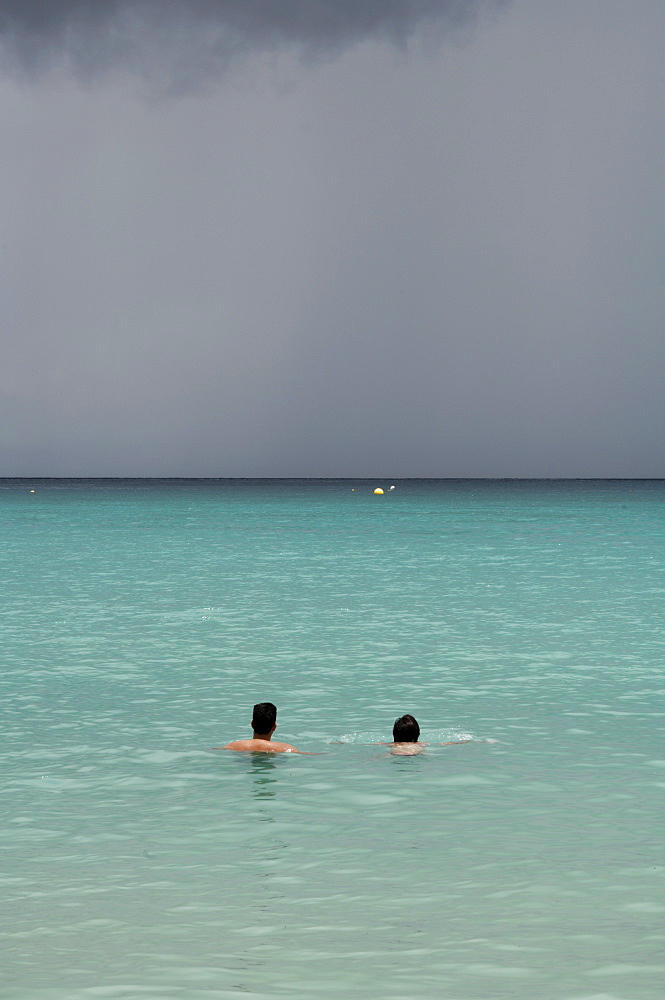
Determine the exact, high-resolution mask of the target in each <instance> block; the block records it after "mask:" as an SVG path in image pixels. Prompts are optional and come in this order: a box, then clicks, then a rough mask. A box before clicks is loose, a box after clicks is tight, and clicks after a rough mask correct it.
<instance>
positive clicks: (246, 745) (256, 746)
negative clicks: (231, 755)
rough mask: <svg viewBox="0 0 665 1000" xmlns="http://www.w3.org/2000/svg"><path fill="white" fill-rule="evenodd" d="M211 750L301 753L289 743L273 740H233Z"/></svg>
mask: <svg viewBox="0 0 665 1000" xmlns="http://www.w3.org/2000/svg"><path fill="white" fill-rule="evenodd" d="M213 750H240V751H241V752H245V753H303V751H302V750H296V748H295V747H292V746H291V744H290V743H277V742H276V741H274V740H234V741H233V742H232V743H227V744H226V746H224V747H213Z"/></svg>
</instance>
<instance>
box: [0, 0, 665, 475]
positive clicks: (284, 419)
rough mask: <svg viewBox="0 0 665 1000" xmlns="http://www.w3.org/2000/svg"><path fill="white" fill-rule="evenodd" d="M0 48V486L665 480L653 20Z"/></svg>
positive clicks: (380, 1)
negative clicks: (264, 479)
mask: <svg viewBox="0 0 665 1000" xmlns="http://www.w3.org/2000/svg"><path fill="white" fill-rule="evenodd" d="M186 12H187V13H186ZM0 39H1V41H0V71H1V72H0V116H1V125H0V127H1V135H2V156H1V157H0V218H1V219H2V240H1V243H0V253H1V257H0V264H1V267H0V323H1V330H2V351H1V365H0V475H3V476H16V475H25V476H37V475H44V476H58V475H62V476H104V475H111V476H125V475H127V476H334V477H336V476H358V477H361V476H389V477H395V478H397V477H400V476H434V477H439V476H442V477H448V476H489V477H493V476H537V477H540V476H545V477H552V476H563V477H566V476H583V477H596V476H618V477H622V476H626V477H641V476H645V477H663V476H665V444H664V438H665V267H664V264H665V197H664V191H663V184H664V181H663V179H664V178H665V114H664V112H665V57H664V55H665V4H664V3H663V2H662V0H512V2H505V3H499V2H492V0H486V2H478V3H471V2H467V0H327V2H324V0H190V2H185V0H160V2H159V3H156V4H155V3H150V2H147V0H146V2H139V0H136V2H123V0H117V2H115V0H62V2H61V0H22V3H21V4H19V5H17V4H16V3H15V2H14V3H10V2H9V0H0Z"/></svg>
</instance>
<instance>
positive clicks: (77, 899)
mask: <svg viewBox="0 0 665 1000" xmlns="http://www.w3.org/2000/svg"><path fill="white" fill-rule="evenodd" d="M391 485H394V486H395V489H394V490H390V489H389V487H390V486H391ZM375 486H381V487H383V488H384V490H385V491H386V492H385V493H384V495H383V496H375V495H374V494H373V489H374V487H375ZM33 491H34V492H33ZM0 528H1V531H2V546H1V547H0V560H1V566H0V593H1V595H2V603H1V607H2V614H3V631H2V637H3V642H2V671H1V674H0V683H1V688H0V724H1V733H2V749H3V776H2V782H1V786H0V790H1V799H0V801H1V805H2V814H1V815H2V820H3V822H2V825H1V827H0V833H1V836H0V883H1V891H2V896H1V900H2V902H1V905H0V914H1V923H2V936H1V938H0V970H1V972H0V998H1V1000H90V998H111V1000H139V998H140V1000H144V998H153V1000H157V998H159V1000H161V998H169V1000H170V998H182V1000H287V998H288V1000H318V998H321V1000H326V998H330V1000H341V998H344V1000H360V998H365V997H369V996H371V997H376V998H380V1000H434V998H436V1000H508V998H510V1000H662V997H663V995H664V994H665V985H664V984H665V919H664V918H665V891H664V888H665V857H664V851H663V830H664V828H665V824H664V822H663V821H664V818H665V816H664V810H663V793H664V791H665V746H664V745H663V735H664V732H663V730H664V722H665V709H664V707H663V693H664V691H665V671H664V662H665V635H664V632H663V627H662V626H663V610H664V607H665V482H661V481H635V482H632V481H631V482H627V481H546V482H543V481H477V480H475V481H450V480H442V481H434V480H410V481H398V480H393V481H389V480H388V481H375V480H372V481H371V482H370V481H352V480H255V481H250V480H203V481H187V480H161V481H159V480H53V479H50V480H31V481H27V480H8V479H5V480H0ZM266 700H270V701H274V702H275V703H276V704H277V706H278V710H279V714H278V730H277V734H276V738H281V739H282V740H286V741H288V742H292V743H294V744H295V745H296V746H298V747H300V748H301V749H303V750H309V751H316V752H317V754H318V755H317V756H300V755H295V754H287V755H280V756H276V757H268V756H265V755H264V756H260V755H246V754H234V753H231V752H228V751H226V752H224V751H221V750H213V749H211V748H212V747H218V746H220V745H221V744H223V743H226V742H227V741H229V740H231V739H234V738H239V737H245V736H249V735H250V732H249V720H250V718H251V709H252V705H253V704H254V702H256V701H266ZM406 712H409V713H412V714H413V715H415V716H416V718H417V719H418V720H419V722H420V725H421V729H422V731H423V735H424V738H425V739H426V740H429V741H431V742H432V744H436V743H437V742H439V743H440V742H442V741H445V740H452V739H461V738H463V737H465V736H468V737H470V738H471V740H472V741H471V742H468V743H464V744H461V745H457V746H436V745H432V746H431V747H429V748H428V749H427V751H426V752H425V753H423V754H422V755H420V756H417V757H409V758H404V757H391V756H390V754H389V753H388V750H387V748H386V747H382V746H380V745H375V744H376V742H377V741H380V740H388V739H390V734H391V730H392V724H393V721H394V719H395V718H396V716H398V715H402V714H404V713H406Z"/></svg>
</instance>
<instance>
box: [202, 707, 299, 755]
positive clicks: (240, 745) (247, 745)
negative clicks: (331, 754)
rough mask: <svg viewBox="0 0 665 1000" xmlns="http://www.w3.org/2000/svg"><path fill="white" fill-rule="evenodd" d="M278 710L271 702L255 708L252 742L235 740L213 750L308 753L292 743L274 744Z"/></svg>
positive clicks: (252, 723)
mask: <svg viewBox="0 0 665 1000" xmlns="http://www.w3.org/2000/svg"><path fill="white" fill-rule="evenodd" d="M276 720H277V709H276V708H275V706H274V705H273V704H272V703H271V702H269V701H262V702H260V704H258V705H255V706H254V712H253V714H252V722H251V726H252V730H253V732H252V738H251V740H234V741H233V743H227V744H226V746H225V747H213V750H244V751H246V752H248V753H307V751H306V750H296V748H295V747H292V746H291V744H290V743H277V742H276V741H275V742H273V739H272V734H273V733H274V732H275V730H276V729H277V721H276Z"/></svg>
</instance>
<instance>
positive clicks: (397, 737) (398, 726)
mask: <svg viewBox="0 0 665 1000" xmlns="http://www.w3.org/2000/svg"><path fill="white" fill-rule="evenodd" d="M419 736H420V726H419V725H418V723H417V722H416V720H415V719H414V717H413V716H412V715H403V716H402V717H401V718H400V719H395V725H394V726H393V740H394V741H395V743H417V742H418V737H419Z"/></svg>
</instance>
